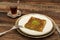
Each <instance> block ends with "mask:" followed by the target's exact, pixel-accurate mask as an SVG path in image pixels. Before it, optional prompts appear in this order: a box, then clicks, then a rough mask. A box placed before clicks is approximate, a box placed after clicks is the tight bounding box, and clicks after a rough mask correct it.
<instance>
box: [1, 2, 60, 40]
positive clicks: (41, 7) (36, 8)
mask: <svg viewBox="0 0 60 40" xmlns="http://www.w3.org/2000/svg"><path fill="white" fill-rule="evenodd" d="M8 4H10V3H3V2H1V3H0V11H1V12H0V32H3V31H5V30H8V29H10V28H11V27H12V26H13V25H14V24H15V21H16V20H17V19H18V18H19V17H17V18H16V19H12V18H10V17H8V16H7V11H8V10H9V7H8ZM19 9H20V10H21V11H22V15H25V14H28V13H32V12H33V13H40V14H44V15H48V16H50V17H51V18H52V19H54V20H55V22H56V23H57V25H58V26H59V27H60V3H45V2H42V3H39V2H26V3H20V5H19ZM0 40H60V36H59V34H58V32H57V31H56V30H55V32H54V33H53V34H52V35H51V36H48V37H46V38H42V39H33V38H28V37H25V36H22V35H21V34H19V33H18V32H17V30H12V31H10V32H8V33H6V34H5V35H3V36H0Z"/></svg>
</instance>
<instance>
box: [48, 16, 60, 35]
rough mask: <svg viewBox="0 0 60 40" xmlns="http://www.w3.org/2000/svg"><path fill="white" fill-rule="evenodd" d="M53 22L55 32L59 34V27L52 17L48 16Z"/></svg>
mask: <svg viewBox="0 0 60 40" xmlns="http://www.w3.org/2000/svg"><path fill="white" fill-rule="evenodd" d="M48 18H49V19H50V20H51V21H52V22H53V23H54V25H55V26H54V27H55V29H56V30H57V32H58V33H59V34H60V28H59V26H58V25H57V24H56V23H55V22H54V20H53V19H52V18H50V17H48Z"/></svg>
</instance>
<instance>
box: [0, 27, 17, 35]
mask: <svg viewBox="0 0 60 40" xmlns="http://www.w3.org/2000/svg"><path fill="white" fill-rule="evenodd" d="M17 28H18V27H16V26H13V27H12V28H11V29H10V30H7V31H4V32H2V33H0V36H1V35H3V34H6V33H7V32H9V31H11V30H13V29H17Z"/></svg>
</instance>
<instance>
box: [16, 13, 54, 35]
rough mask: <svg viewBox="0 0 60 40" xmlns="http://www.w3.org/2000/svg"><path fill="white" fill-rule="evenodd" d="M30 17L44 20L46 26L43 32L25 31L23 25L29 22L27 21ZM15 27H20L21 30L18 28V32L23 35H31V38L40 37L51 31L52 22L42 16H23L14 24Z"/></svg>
mask: <svg viewBox="0 0 60 40" xmlns="http://www.w3.org/2000/svg"><path fill="white" fill-rule="evenodd" d="M31 17H36V18H39V19H44V20H46V25H45V27H44V29H43V32H38V31H34V30H30V29H27V28H25V27H24V25H25V24H26V23H27V22H28V21H29V19H30V18H31ZM16 24H17V25H22V26H23V28H19V30H20V31H21V32H23V33H24V34H28V35H32V36H37V35H38V36H39V35H40V36H41V35H45V34H47V33H49V32H51V30H52V29H53V23H52V21H51V20H50V19H49V18H47V17H46V16H45V15H42V14H34V13H32V14H27V15H24V16H21V17H20V18H19V19H18V20H17V22H16Z"/></svg>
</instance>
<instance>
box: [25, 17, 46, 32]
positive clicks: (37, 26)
mask: <svg viewBox="0 0 60 40" xmlns="http://www.w3.org/2000/svg"><path fill="white" fill-rule="evenodd" d="M45 24H46V20H42V19H38V18H35V17H31V18H30V19H29V21H28V22H27V23H26V24H25V27H26V28H28V29H31V30H35V31H40V32H42V31H43V29H44V26H45Z"/></svg>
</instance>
